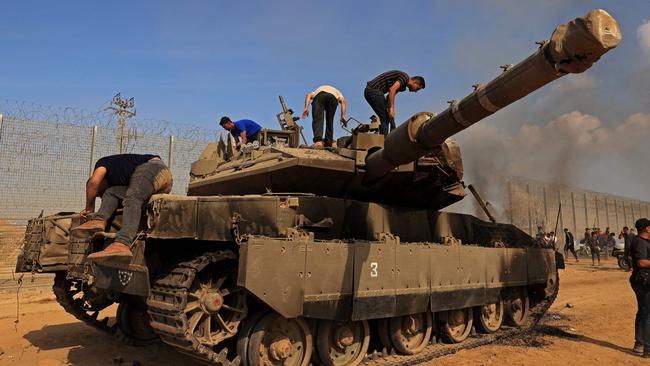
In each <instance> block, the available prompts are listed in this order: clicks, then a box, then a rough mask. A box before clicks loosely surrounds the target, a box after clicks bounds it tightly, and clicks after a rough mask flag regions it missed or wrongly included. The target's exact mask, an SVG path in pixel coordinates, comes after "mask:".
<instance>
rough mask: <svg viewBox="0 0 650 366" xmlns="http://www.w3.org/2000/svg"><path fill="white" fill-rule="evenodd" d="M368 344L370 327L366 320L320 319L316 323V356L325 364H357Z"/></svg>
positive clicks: (350, 365) (363, 355)
mask: <svg viewBox="0 0 650 366" xmlns="http://www.w3.org/2000/svg"><path fill="white" fill-rule="evenodd" d="M380 331H381V330H380ZM369 345H370V327H369V326H368V321H367V320H360V321H348V322H340V321H331V320H322V321H320V322H319V323H318V337H317V338H316V346H317V348H318V356H319V357H320V359H321V361H322V362H323V364H325V365H326V366H353V365H357V364H358V363H360V362H361V361H362V360H363V358H364V357H365V356H366V353H367V352H368V346H369Z"/></svg>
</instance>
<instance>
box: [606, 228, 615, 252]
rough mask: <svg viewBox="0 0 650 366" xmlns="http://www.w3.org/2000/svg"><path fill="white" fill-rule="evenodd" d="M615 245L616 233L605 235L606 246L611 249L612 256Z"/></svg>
mask: <svg viewBox="0 0 650 366" xmlns="http://www.w3.org/2000/svg"><path fill="white" fill-rule="evenodd" d="M615 247H616V234H614V233H609V236H607V248H608V249H609V248H611V250H612V252H611V253H612V256H613V255H614V248H615Z"/></svg>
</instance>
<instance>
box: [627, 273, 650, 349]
mask: <svg viewBox="0 0 650 366" xmlns="http://www.w3.org/2000/svg"><path fill="white" fill-rule="evenodd" d="M630 284H631V285H632V290H634V294H635V295H636V302H637V306H638V310H637V312H636V319H635V320H634V340H635V341H636V342H637V343H640V344H643V347H644V349H645V353H650V286H644V285H639V284H637V283H634V282H633V281H631V280H630Z"/></svg>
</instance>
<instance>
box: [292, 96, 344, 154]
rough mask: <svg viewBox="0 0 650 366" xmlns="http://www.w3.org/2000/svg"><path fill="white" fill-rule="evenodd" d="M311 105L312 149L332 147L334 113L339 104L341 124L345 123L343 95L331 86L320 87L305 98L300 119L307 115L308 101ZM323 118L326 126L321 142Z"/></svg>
mask: <svg viewBox="0 0 650 366" xmlns="http://www.w3.org/2000/svg"><path fill="white" fill-rule="evenodd" d="M312 99H313V101H312V103H311V109H312V111H311V113H312V122H311V127H312V131H313V132H314V147H317V148H322V147H323V146H325V147H332V142H333V141H334V113H336V108H338V106H339V103H341V122H342V123H345V112H346V110H345V109H346V106H345V98H343V94H341V92H340V91H339V90H338V89H336V88H335V87H333V86H329V85H321V86H319V87H318V88H316V90H314V91H313V92H311V93H307V96H306V97H305V109H304V110H303V112H302V118H303V119H305V118H307V116H308V115H309V101H310V100H312ZM323 117H325V121H326V122H327V124H326V125H325V127H326V128H325V139H324V140H323Z"/></svg>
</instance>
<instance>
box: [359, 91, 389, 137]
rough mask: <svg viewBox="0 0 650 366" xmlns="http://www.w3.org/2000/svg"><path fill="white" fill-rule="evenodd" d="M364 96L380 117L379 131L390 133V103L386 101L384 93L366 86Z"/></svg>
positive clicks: (385, 133) (384, 133) (383, 133)
mask: <svg viewBox="0 0 650 366" xmlns="http://www.w3.org/2000/svg"><path fill="white" fill-rule="evenodd" d="M363 96H364V97H365V98H366V102H368V104H370V107H371V108H372V110H373V111H374V112H375V114H376V115H377V117H379V122H380V124H379V132H381V134H382V135H388V118H389V117H388V103H387V102H386V97H385V96H384V93H382V92H380V91H379V90H375V89H371V88H368V87H366V89H365V90H364V91H363Z"/></svg>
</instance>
